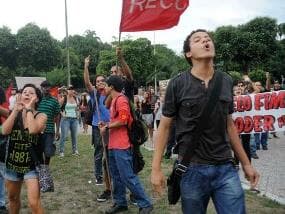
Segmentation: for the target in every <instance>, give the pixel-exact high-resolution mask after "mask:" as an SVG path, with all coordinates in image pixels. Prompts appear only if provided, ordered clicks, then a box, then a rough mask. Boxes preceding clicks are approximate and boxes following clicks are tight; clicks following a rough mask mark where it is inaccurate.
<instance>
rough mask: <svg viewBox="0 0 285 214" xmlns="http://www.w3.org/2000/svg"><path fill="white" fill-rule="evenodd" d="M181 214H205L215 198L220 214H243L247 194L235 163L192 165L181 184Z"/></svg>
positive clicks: (214, 201)
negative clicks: (210, 201) (234, 165)
mask: <svg viewBox="0 0 285 214" xmlns="http://www.w3.org/2000/svg"><path fill="white" fill-rule="evenodd" d="M180 189H181V202H182V211H183V213H185V214H204V213H206V212H207V206H208V203H209V199H210V197H212V200H213V203H214V205H215V208H216V211H217V213H218V214H229V213H235V214H244V213H246V211H245V200H244V192H243V189H242V187H241V182H240V179H239V176H238V173H237V170H236V169H235V168H234V167H233V165H232V163H226V164H222V165H206V164H203V165H202V164H192V165H191V164H190V166H189V167H188V169H187V171H186V172H185V173H184V174H183V176H182V179H181V183H180Z"/></svg>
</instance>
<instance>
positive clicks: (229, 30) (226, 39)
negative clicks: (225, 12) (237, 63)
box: [213, 26, 238, 71]
mask: <svg viewBox="0 0 285 214" xmlns="http://www.w3.org/2000/svg"><path fill="white" fill-rule="evenodd" d="M213 36H214V41H215V48H216V61H217V62H218V63H219V64H222V65H223V66H222V70H223V71H229V70H232V69H233V64H234V63H233V60H234V56H235V55H236V54H237V49H236V47H235V43H236V42H235V41H236V40H237V39H238V32H237V28H236V27H233V26H222V27H219V28H217V30H216V31H215V33H214V34H213Z"/></svg>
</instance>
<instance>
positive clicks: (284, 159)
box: [240, 132, 285, 204]
mask: <svg viewBox="0 0 285 214" xmlns="http://www.w3.org/2000/svg"><path fill="white" fill-rule="evenodd" d="M277 135H278V136H279V137H280V138H279V139H276V138H272V139H269V140H268V149H269V150H258V151H257V155H258V156H259V159H252V164H253V165H254V167H255V168H256V169H257V170H258V172H259V173H260V176H261V177H260V182H259V184H258V186H257V189H258V190H260V191H261V193H260V194H261V195H265V196H267V197H269V198H271V199H273V200H276V201H278V202H279V203H281V204H285V135H284V133H283V132H279V133H278V134H277ZM270 137H272V135H270ZM240 178H241V180H242V183H243V186H244V187H245V188H248V184H249V183H248V182H247V181H246V179H245V178H244V174H243V172H242V171H241V172H240Z"/></svg>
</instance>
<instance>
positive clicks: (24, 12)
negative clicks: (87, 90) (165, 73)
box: [0, 0, 285, 53]
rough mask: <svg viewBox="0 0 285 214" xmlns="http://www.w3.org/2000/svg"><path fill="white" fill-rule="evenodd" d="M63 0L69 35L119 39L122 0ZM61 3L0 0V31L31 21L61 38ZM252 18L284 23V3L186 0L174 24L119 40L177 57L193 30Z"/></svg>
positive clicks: (272, 0)
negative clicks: (146, 43)
mask: <svg viewBox="0 0 285 214" xmlns="http://www.w3.org/2000/svg"><path fill="white" fill-rule="evenodd" d="M66 1H67V10H68V32H69V35H75V34H79V35H84V32H85V31H86V30H92V31H95V32H96V34H97V36H99V37H100V38H101V40H102V41H103V42H108V43H109V42H112V41H114V39H115V38H114V37H116V38H118V37H119V25H120V18H121V7H122V0H66ZM136 1H144V0H136ZM145 1H147V0H145ZM157 1H160V0H157ZM64 2H65V0H0V27H3V26H7V27H9V28H10V29H11V31H12V33H14V34H16V33H17V31H18V30H19V29H20V28H22V27H24V26H25V25H26V24H28V23H30V22H33V23H35V24H37V25H38V26H39V27H41V28H47V29H48V30H49V32H50V34H51V36H52V37H54V38H55V39H57V40H62V39H63V38H64V37H65V32H66V31H65V4H64ZM257 16H269V17H271V18H275V19H276V20H277V23H283V22H285V0H190V4H189V7H188V8H187V10H186V11H185V12H184V13H183V14H182V16H181V18H180V22H179V23H178V25H177V26H175V27H173V28H170V29H167V30H160V31H145V32H123V33H122V39H124V38H130V37H131V38H133V39H136V38H139V37H146V38H148V39H149V40H150V41H151V42H152V43H155V44H165V45H167V47H168V48H171V49H173V50H174V51H175V52H176V53H180V52H181V51H182V45H183V41H184V39H185V38H186V36H187V35H188V34H189V33H190V32H191V31H192V30H194V29H198V28H203V29H207V30H215V29H216V28H217V27H220V26H223V25H233V26H237V25H239V24H244V23H246V22H248V21H249V20H251V19H253V18H255V17H257Z"/></svg>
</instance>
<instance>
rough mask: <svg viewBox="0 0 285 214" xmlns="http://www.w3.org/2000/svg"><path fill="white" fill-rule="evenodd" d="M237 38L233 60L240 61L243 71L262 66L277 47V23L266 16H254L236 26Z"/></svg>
mask: <svg viewBox="0 0 285 214" xmlns="http://www.w3.org/2000/svg"><path fill="white" fill-rule="evenodd" d="M238 31H239V33H238V36H239V38H238V39H237V40H236V42H235V43H234V45H235V47H236V48H237V54H236V55H235V57H234V60H235V61H236V62H238V63H241V65H242V69H243V72H244V73H247V72H248V71H249V70H250V69H251V68H254V67H256V66H258V67H260V68H262V67H263V66H264V65H265V64H266V62H267V61H268V59H269V58H270V56H271V55H272V54H274V53H275V51H276V48H277V43H276V39H275V38H276V35H277V24H276V20H275V19H271V18H268V17H259V18H255V19H253V20H251V21H249V22H248V23H246V24H245V25H241V26H239V27H238Z"/></svg>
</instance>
